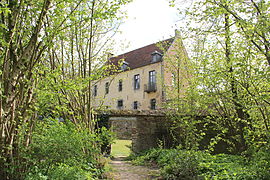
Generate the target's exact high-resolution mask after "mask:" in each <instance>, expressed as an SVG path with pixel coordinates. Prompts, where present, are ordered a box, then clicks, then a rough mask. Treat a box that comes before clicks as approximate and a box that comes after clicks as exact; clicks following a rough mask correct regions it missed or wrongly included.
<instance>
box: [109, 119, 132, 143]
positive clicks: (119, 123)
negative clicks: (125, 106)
mask: <svg viewBox="0 0 270 180" xmlns="http://www.w3.org/2000/svg"><path fill="white" fill-rule="evenodd" d="M136 121H137V118H136V117H131V116H126V117H125V116H116V117H110V118H109V123H110V127H111V130H112V131H113V132H115V133H116V137H117V138H118V139H124V140H131V139H132V129H133V128H134V127H135V126H136V125H135V124H136Z"/></svg>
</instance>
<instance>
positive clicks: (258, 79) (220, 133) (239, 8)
mask: <svg viewBox="0 0 270 180" xmlns="http://www.w3.org/2000/svg"><path fill="white" fill-rule="evenodd" d="M175 3H177V1H176V2H175ZM269 6H270V4H269V2H268V1H253V0H250V1H234V0H205V1H197V2H196V3H194V4H193V5H192V8H189V9H188V11H186V17H187V19H186V20H187V22H188V25H187V28H184V29H183V32H188V33H189V34H188V36H185V38H187V39H188V40H190V42H192V43H193V44H192V46H191V49H192V53H190V55H191V60H192V62H193V67H194V70H195V72H194V73H193V74H194V76H193V77H192V79H193V80H192V81H190V85H189V87H188V89H187V91H186V94H185V96H184V97H183V98H181V99H180V101H182V102H185V101H184V100H185V99H193V104H192V106H189V105H188V103H186V104H185V103H183V106H184V107H186V108H188V109H193V110H197V112H196V114H195V115H200V116H208V117H209V118H207V119H205V120H204V127H206V126H208V127H210V125H211V129H212V130H214V131H215V132H216V133H217V134H216V137H215V138H212V140H211V141H210V145H213V146H215V145H216V144H217V143H220V142H223V143H226V144H227V145H228V146H229V147H230V148H229V150H230V151H231V152H242V151H244V150H246V149H247V148H251V149H252V148H259V147H260V146H261V145H262V144H265V143H268V141H269V120H270V119H269V99H270V98H269V97H270V94H269V87H270V83H269V65H270V64H269V39H267V37H268V36H269V31H268V30H267V27H268V26H269V21H268V20H267V17H269V11H267V9H269ZM183 34H184V35H186V33H183ZM184 112H185V111H184ZM188 112H190V111H188ZM180 123H181V122H180ZM191 124H192V123H191ZM200 124H201V122H199V123H198V125H200ZM198 132H200V131H198ZM200 133H201V132H200ZM203 134H205V133H203ZM198 137H200V134H198Z"/></svg>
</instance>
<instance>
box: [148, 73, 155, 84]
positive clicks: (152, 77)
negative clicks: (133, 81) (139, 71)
mask: <svg viewBox="0 0 270 180" xmlns="http://www.w3.org/2000/svg"><path fill="white" fill-rule="evenodd" d="M155 84H156V72H155V71H149V85H150V86H151V85H155Z"/></svg>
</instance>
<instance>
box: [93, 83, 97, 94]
mask: <svg viewBox="0 0 270 180" xmlns="http://www.w3.org/2000/svg"><path fill="white" fill-rule="evenodd" d="M93 95H94V96H97V85H95V86H94V92H93Z"/></svg>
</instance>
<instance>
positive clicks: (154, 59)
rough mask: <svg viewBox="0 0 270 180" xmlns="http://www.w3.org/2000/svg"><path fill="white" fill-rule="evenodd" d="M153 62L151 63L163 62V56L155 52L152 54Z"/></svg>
mask: <svg viewBox="0 0 270 180" xmlns="http://www.w3.org/2000/svg"><path fill="white" fill-rule="evenodd" d="M151 55H152V61H151V62H153V63H154V62H158V61H161V58H162V54H161V53H160V52H158V51H155V52H153V53H152V54H151Z"/></svg>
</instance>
